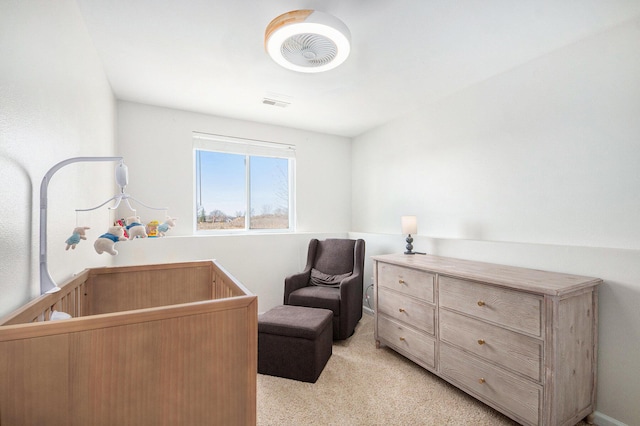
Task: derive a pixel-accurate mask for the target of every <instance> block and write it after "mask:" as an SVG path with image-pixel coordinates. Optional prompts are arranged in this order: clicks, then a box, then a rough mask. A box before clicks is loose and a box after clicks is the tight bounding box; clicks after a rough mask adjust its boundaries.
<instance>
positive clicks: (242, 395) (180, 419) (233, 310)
mask: <svg viewBox="0 0 640 426" xmlns="http://www.w3.org/2000/svg"><path fill="white" fill-rule="evenodd" d="M60 287H61V291H59V292H57V293H53V294H45V295H42V296H40V297H39V298H37V299H35V300H33V301H32V302H30V303H28V304H27V305H25V306H23V307H22V308H20V309H18V310H16V311H15V312H13V313H12V314H10V315H8V316H7V317H5V318H3V319H1V320H0V372H1V380H0V425H2V426H5V425H78V426H86V425H109V426H113V425H154V426H156V425H172V426H173V425H252V424H255V423H256V374H257V372H256V369H257V313H258V309H257V306H258V301H257V297H256V296H255V295H252V294H251V293H250V292H249V291H247V289H246V288H244V287H243V286H242V284H241V283H239V282H238V281H237V280H236V279H234V278H233V277H232V276H231V275H229V274H228V273H227V272H226V271H225V270H224V269H223V268H222V267H221V266H220V265H218V264H217V263H216V262H215V261H199V262H187V263H175V264H164V265H145V266H129V267H110V268H94V269H87V270H85V271H83V272H82V273H80V274H78V275H77V276H75V277H74V278H72V279H70V280H69V281H67V282H66V283H64V284H62V285H61V286H60ZM54 311H57V312H64V313H67V314H69V315H71V316H72V317H73V318H71V319H64V320H56V321H51V320H50V318H51V315H52V313H53V312H54ZM58 315H59V314H56V316H58Z"/></svg>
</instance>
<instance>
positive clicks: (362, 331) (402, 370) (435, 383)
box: [258, 315, 517, 426]
mask: <svg viewBox="0 0 640 426" xmlns="http://www.w3.org/2000/svg"><path fill="white" fill-rule="evenodd" d="M516 424H517V423H515V422H513V421H512V420H510V419H509V418H507V417H505V416H503V415H502V414H500V413H498V412H497V411H495V410H493V409H492V408H490V407H488V406H486V405H484V404H482V403H480V402H478V401H476V400H475V399H473V398H472V397H470V396H468V395H467V394H465V393H464V392H462V391H460V390H458V389H456V388H455V387H453V386H451V385H449V384H448V383H447V382H445V381H443V380H441V379H439V378H438V377H436V376H435V375H433V374H430V373H428V372H427V371H425V370H424V369H422V368H421V367H419V366H417V365H416V364H414V363H412V362H411V361H408V360H407V359H405V358H404V357H402V356H400V355H398V354H397V353H395V352H394V351H392V350H390V349H388V348H381V349H376V348H375V342H374V339H373V318H372V317H371V316H368V315H365V316H364V317H363V318H362V320H361V321H360V324H359V325H358V327H357V328H356V332H355V334H354V335H353V336H351V338H349V339H347V340H345V341H339V342H334V345H333V355H332V356H331V358H330V359H329V362H328V363H327V366H326V367H325V368H324V371H323V372H322V374H321V375H320V378H319V379H318V381H317V382H316V383H303V382H298V381H295V380H289V379H283V378H279V377H272V376H266V375H262V374H259V375H258V425H274V426H275V425H278V426H280V425H282V426H284V425H474V426H475V425H491V426H494V425H516Z"/></svg>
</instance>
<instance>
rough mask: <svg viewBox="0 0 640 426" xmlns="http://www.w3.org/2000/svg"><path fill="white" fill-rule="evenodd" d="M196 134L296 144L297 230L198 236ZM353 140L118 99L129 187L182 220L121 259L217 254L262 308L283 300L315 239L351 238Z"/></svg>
mask: <svg viewBox="0 0 640 426" xmlns="http://www.w3.org/2000/svg"><path fill="white" fill-rule="evenodd" d="M194 131H198V132H204V133H212V134H219V135H226V136H234V137H241V138H249V139H259V140H267V141H272V142H280V143H287V144H294V145H296V181H297V182H296V206H297V209H296V210H297V225H298V226H297V233H296V234H275V235H260V236H251V235H222V236H193V228H194V220H195V215H194V210H193V206H194V205H195V199H194V194H195V190H194V170H193V146H192V133H193V132H194ZM350 142H351V141H350V139H348V138H343V137H337V136H330V135H322V134H318V133H312V132H305V131H301V130H295V129H290V128H284V127H278V126H271V125H265V124H260V123H255V122H247V121H241V120H233V119H229V118H222V117H215V116H211V115H205V114H197V113H193V112H185V111H179V110H174V109H168V108H159V107H153V106H148V105H141V104H136V103H132V102H118V152H119V154H120V155H122V156H123V157H124V158H125V162H126V164H127V165H128V167H129V185H128V186H127V192H128V193H129V194H131V195H132V196H133V197H135V198H138V199H139V200H141V201H143V202H144V203H145V204H148V205H151V206H162V207H164V206H167V207H169V208H170V210H169V214H170V215H171V216H174V217H178V221H177V224H176V227H175V228H174V229H172V230H171V231H170V232H169V234H168V236H167V237H165V238H163V239H162V241H160V240H159V239H153V240H149V241H137V240H135V241H131V242H127V243H124V242H123V243H118V244H117V245H116V248H117V249H118V250H121V253H120V254H118V256H116V258H115V259H114V260H115V262H116V263H117V264H119V265H120V264H132V263H134V264H139V263H162V262H168V261H177V260H189V259H211V258H215V259H218V260H219V261H220V262H221V263H222V265H223V266H224V267H225V268H227V270H228V271H229V272H230V273H231V274H233V275H234V276H235V277H236V278H238V279H240V281H242V283H243V284H244V285H246V286H247V287H248V288H249V289H250V290H251V291H253V292H254V293H255V294H257V295H258V303H259V307H258V309H259V310H260V311H265V310H267V309H270V308H271V307H273V306H275V305H279V304H282V293H283V288H284V278H285V277H286V276H287V275H289V274H292V273H295V272H298V271H300V270H302V268H303V267H304V263H305V261H306V251H307V245H308V241H309V238H312V237H317V238H327V237H332V236H334V237H344V236H346V235H347V232H348V231H349V229H350V227H351V143H350ZM138 207H140V206H139V205H138ZM138 207H136V208H138ZM138 212H139V213H140V216H141V218H142V220H143V221H144V222H145V223H146V222H148V221H150V220H152V219H153V217H151V216H154V215H157V213H154V212H153V211H150V210H147V209H144V208H139V210H138ZM158 219H162V218H158ZM301 257H302V258H301Z"/></svg>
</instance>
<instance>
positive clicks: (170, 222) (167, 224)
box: [158, 216, 178, 237]
mask: <svg viewBox="0 0 640 426" xmlns="http://www.w3.org/2000/svg"><path fill="white" fill-rule="evenodd" d="M176 220H178V218H177V217H171V216H167V220H165V221H164V223H161V224H160V225H158V236H159V237H164V234H165V233H166V232H167V231H168V230H169V229H171V228H173V227H174V226H176Z"/></svg>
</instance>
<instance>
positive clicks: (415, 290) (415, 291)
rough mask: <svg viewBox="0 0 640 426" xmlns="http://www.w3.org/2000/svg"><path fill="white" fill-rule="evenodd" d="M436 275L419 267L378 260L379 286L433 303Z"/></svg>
mask: <svg viewBox="0 0 640 426" xmlns="http://www.w3.org/2000/svg"><path fill="white" fill-rule="evenodd" d="M434 281H435V275H434V274H431V273H429V272H425V271H419V270H417V269H411V268H404V267H401V266H396V265H390V264H388V263H382V262H378V286H380V287H386V288H390V289H392V290H396V291H399V292H400V293H403V294H407V295H409V296H412V297H416V298H418V299H422V300H424V301H425V302H429V303H433V302H434V300H435V298H434V295H433V287H434V284H433V283H434Z"/></svg>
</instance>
